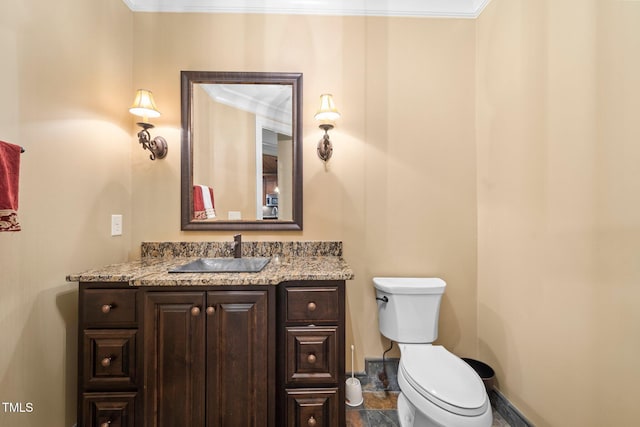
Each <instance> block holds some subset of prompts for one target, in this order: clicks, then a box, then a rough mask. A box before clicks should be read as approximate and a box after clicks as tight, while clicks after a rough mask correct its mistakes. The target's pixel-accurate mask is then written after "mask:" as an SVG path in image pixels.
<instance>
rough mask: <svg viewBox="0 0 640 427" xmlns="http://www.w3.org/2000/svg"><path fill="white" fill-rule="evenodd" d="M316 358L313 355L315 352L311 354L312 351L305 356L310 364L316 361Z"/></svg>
mask: <svg viewBox="0 0 640 427" xmlns="http://www.w3.org/2000/svg"><path fill="white" fill-rule="evenodd" d="M316 360H317V358H316V355H315V354H313V353H311V354H309V355H308V356H307V362H309V363H310V364H312V365H313V364H314V363H316Z"/></svg>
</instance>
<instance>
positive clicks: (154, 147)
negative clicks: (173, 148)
mask: <svg viewBox="0 0 640 427" xmlns="http://www.w3.org/2000/svg"><path fill="white" fill-rule="evenodd" d="M137 125H138V126H140V127H141V128H142V130H141V131H140V132H138V142H139V143H140V144H142V148H144V149H145V150H149V151H151V154H150V155H149V158H150V159H151V160H155V159H164V158H165V157H166V155H167V151H168V149H169V147H168V145H167V140H166V139H164V138H163V137H161V136H156V137H155V138H153V139H151V134H150V133H149V129H152V128H153V125H152V124H151V123H145V122H138V123H137Z"/></svg>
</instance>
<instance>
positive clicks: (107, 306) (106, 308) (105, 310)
mask: <svg viewBox="0 0 640 427" xmlns="http://www.w3.org/2000/svg"><path fill="white" fill-rule="evenodd" d="M112 308H113V305H112V304H105V305H103V306H102V307H101V310H102V312H103V313H104V314H107V313H109V312H110V311H111V309H112Z"/></svg>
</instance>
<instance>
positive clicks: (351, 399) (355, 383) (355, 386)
mask: <svg viewBox="0 0 640 427" xmlns="http://www.w3.org/2000/svg"><path fill="white" fill-rule="evenodd" d="M345 394H346V398H347V399H346V400H347V405H349V406H360V405H362V402H363V400H364V399H363V398H362V385H361V384H360V380H359V379H357V378H353V377H351V378H347V389H346V390H345Z"/></svg>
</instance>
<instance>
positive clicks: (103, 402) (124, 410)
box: [82, 393, 136, 427]
mask: <svg viewBox="0 0 640 427" xmlns="http://www.w3.org/2000/svg"><path fill="white" fill-rule="evenodd" d="M135 401H136V393H84V394H83V395H82V405H83V407H84V409H83V414H84V417H83V422H82V426H83V427H134V426H135Z"/></svg>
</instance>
